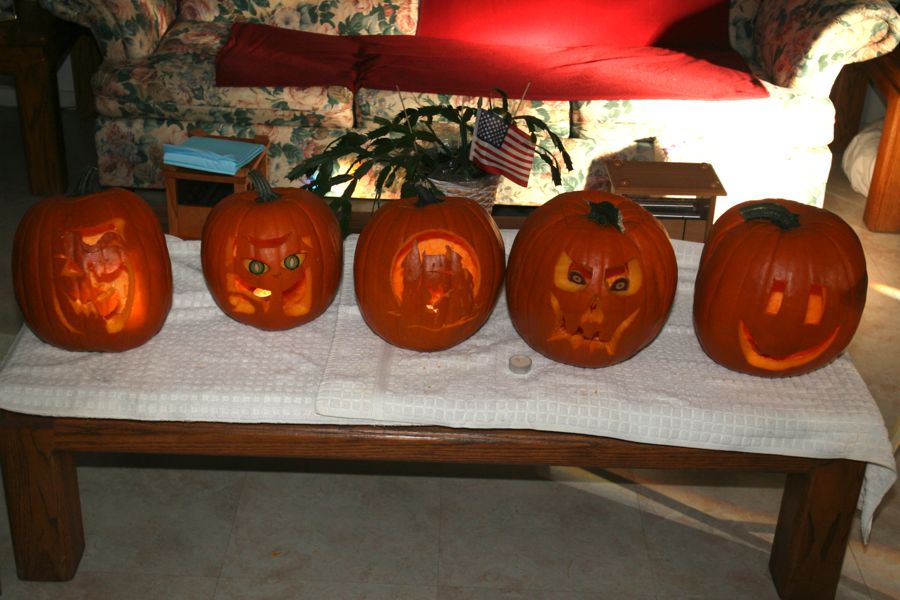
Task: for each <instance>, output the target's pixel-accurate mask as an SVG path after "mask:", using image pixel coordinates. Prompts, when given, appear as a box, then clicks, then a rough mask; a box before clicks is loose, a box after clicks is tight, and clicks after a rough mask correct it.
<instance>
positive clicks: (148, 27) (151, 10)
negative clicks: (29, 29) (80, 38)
mask: <svg viewBox="0 0 900 600" xmlns="http://www.w3.org/2000/svg"><path fill="white" fill-rule="evenodd" d="M40 3H41V6H43V7H44V8H45V9H47V10H48V11H50V12H51V13H53V14H54V15H56V16H57V17H59V18H61V19H65V20H66V21H72V22H74V23H78V24H80V25H83V26H85V27H87V28H88V29H90V30H91V33H93V34H94V39H96V40H97V44H98V45H99V46H100V51H101V52H102V53H103V57H104V59H106V60H110V61H122V60H128V59H135V58H141V57H143V56H147V55H149V54H151V53H152V52H153V51H154V50H155V49H156V46H157V45H158V44H159V40H160V39H161V38H162V36H163V35H165V33H166V31H168V30H169V27H170V26H171V25H172V23H173V22H174V21H175V16H176V14H177V12H178V3H177V0H40Z"/></svg>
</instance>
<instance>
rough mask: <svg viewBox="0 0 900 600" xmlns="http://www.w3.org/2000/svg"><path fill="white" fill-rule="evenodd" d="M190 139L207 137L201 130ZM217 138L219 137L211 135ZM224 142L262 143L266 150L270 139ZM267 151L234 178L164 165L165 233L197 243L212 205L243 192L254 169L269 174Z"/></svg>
mask: <svg viewBox="0 0 900 600" xmlns="http://www.w3.org/2000/svg"><path fill="white" fill-rule="evenodd" d="M188 135H189V136H206V135H209V134H207V133H206V132H204V131H199V130H197V131H191V132H189V134H188ZM210 137H220V136H210ZM225 139H230V140H237V141H241V142H253V143H255V144H262V145H263V146H266V148H268V146H269V138H267V137H266V136H262V135H258V136H256V137H254V138H238V137H229V138H225ZM268 164H269V163H268V158H267V151H266V150H263V151H262V153H261V154H260V155H259V156H257V157H256V158H254V159H253V160H251V161H250V162H249V163H247V164H246V165H244V166H243V167H242V168H240V169H238V172H237V173H235V174H234V175H222V174H220V173H210V172H208V171H198V170H195V169H188V168H185V167H176V166H174V165H163V178H164V179H165V185H166V212H167V213H168V231H169V233H170V234H172V235H174V236H177V237H180V238H182V239H185V240H199V239H200V234H201V233H203V223H205V222H206V217H207V215H209V211H211V210H212V207H213V205H214V204H215V203H216V202H218V201H219V200H221V199H222V198H224V197H225V196H227V195H230V194H233V193H236V192H244V191H247V189H248V188H249V186H250V182H249V180H248V178H247V175H248V174H249V173H250V171H251V170H254V169H255V170H257V171H259V172H260V173H262V174H263V175H264V176H266V175H268Z"/></svg>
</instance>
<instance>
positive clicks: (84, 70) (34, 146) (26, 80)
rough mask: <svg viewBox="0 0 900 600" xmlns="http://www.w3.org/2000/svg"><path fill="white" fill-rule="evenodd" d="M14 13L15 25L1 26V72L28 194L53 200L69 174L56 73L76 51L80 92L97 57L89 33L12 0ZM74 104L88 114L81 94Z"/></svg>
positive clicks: (29, 1) (25, 1)
mask: <svg viewBox="0 0 900 600" xmlns="http://www.w3.org/2000/svg"><path fill="white" fill-rule="evenodd" d="M15 8H16V19H15V20H12V21H4V22H0V72H3V73H11V74H12V75H13V77H14V78H15V85H16V97H17V104H18V105H19V121H20V123H21V124H22V136H23V138H24V143H25V156H26V161H27V165H28V185H29V189H30V191H31V193H32V194H36V195H50V194H57V193H61V192H63V191H64V190H65V189H66V186H67V185H68V173H67V170H66V153H65V149H64V144H63V132H62V123H61V119H60V112H59V90H58V86H57V83H56V71H57V70H58V69H59V67H60V65H61V64H62V62H63V60H64V59H65V57H66V54H67V53H68V52H69V51H70V50H72V49H73V46H74V47H75V48H77V50H75V52H73V61H72V66H73V70H74V71H75V79H76V87H77V90H76V91H79V92H82V91H83V90H86V89H88V88H87V86H86V85H84V84H83V81H84V80H86V79H88V78H89V77H90V75H91V73H92V72H93V70H95V69H96V66H97V65H98V64H99V62H100V54H99V51H98V50H97V48H96V44H95V43H94V40H93V38H92V37H90V34H89V33H88V32H87V30H85V29H84V28H82V27H81V26H79V25H76V24H74V23H69V22H67V21H63V20H61V19H57V18H56V17H54V16H53V15H51V14H50V13H49V12H47V11H45V10H44V9H42V8H41V7H40V6H39V5H38V3H37V0H16V2H15ZM76 58H77V59H78V60H77V61H76ZM77 100H78V105H79V106H78V109H79V113H80V114H82V115H84V114H85V113H87V112H89V109H88V108H86V107H85V106H83V104H84V103H88V104H90V103H91V102H92V100H91V99H90V98H89V97H88V98H85V97H84V94H83V93H79V96H78V97H77Z"/></svg>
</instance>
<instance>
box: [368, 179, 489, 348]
mask: <svg viewBox="0 0 900 600" xmlns="http://www.w3.org/2000/svg"><path fill="white" fill-rule="evenodd" d="M504 256H505V255H504V249H503V238H501V237H500V231H499V230H498V229H497V226H496V224H495V223H494V221H493V219H491V217H490V216H489V215H488V214H487V213H486V212H485V211H484V209H483V208H481V207H480V206H479V205H478V204H477V203H476V202H474V201H472V200H469V199H466V198H454V197H444V198H441V199H435V198H427V197H426V196H425V195H424V192H423V197H422V198H406V199H402V200H395V201H391V202H389V203H387V204H385V205H384V206H382V207H381V208H379V209H378V211H377V212H376V213H375V215H374V216H373V217H372V219H371V220H370V221H369V222H368V223H367V224H366V226H365V228H364V229H363V231H362V233H361V234H360V236H359V242H358V245H357V247H356V254H355V258H354V264H353V279H354V283H355V288H356V298H357V302H358V304H359V309H360V312H361V313H362V316H363V318H364V319H365V321H366V323H367V324H368V326H369V327H370V328H371V329H372V331H374V332H375V333H376V334H378V335H379V336H381V337H382V338H384V339H385V340H386V341H388V342H390V343H391V344H394V345H396V346H400V347H401V348H409V349H412V350H421V351H434V350H443V349H445V348H450V347H451V346H454V345H456V344H458V343H460V342H462V341H463V340H465V339H466V338H468V337H469V336H471V335H472V334H473V333H475V332H476V331H478V329H479V328H480V327H481V326H482V325H483V324H484V322H485V321H487V319H488V317H489V316H490V314H491V310H492V309H493V307H494V304H495V303H496V301H497V295H498V294H499V292H500V286H501V284H502V283H503V268H504V264H503V263H504Z"/></svg>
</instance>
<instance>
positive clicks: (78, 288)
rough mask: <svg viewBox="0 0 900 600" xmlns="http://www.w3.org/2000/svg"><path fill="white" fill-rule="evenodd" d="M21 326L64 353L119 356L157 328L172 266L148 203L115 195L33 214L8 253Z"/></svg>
mask: <svg viewBox="0 0 900 600" xmlns="http://www.w3.org/2000/svg"><path fill="white" fill-rule="evenodd" d="M12 275H13V287H14V289H15V294H16V301H17V302H18V304H19V308H21V310H22V315H23V317H24V319H25V322H26V323H27V324H28V326H29V327H30V328H31V330H32V331H34V333H35V334H36V335H37V336H38V337H39V338H41V339H42V340H44V341H45V342H47V343H49V344H53V345H54V346H59V347H60V348H64V349H66V350H76V351H97V352H121V351H124V350H129V349H131V348H135V347H137V346H140V345H141V344H143V343H145V342H146V341H147V340H149V339H150V338H152V337H153V336H154V335H156V334H157V332H159V330H160V328H162V326H163V323H164V322H165V320H166V316H167V315H168V314H169V308H170V307H171V306H172V266H171V263H170V262H169V251H168V249H167V248H166V241H165V237H164V236H163V233H162V228H161V227H160V224H159V221H158V220H157V218H156V216H155V215H154V214H153V211H152V210H151V209H150V207H149V206H148V205H147V203H146V202H144V200H143V199H142V198H140V197H139V196H137V195H136V194H133V193H132V192H129V191H128V190H124V189H120V188H114V189H109V190H106V191H103V192H99V193H96V194H86V195H83V196H76V197H65V196H56V197H51V198H46V199H44V200H41V201H40V202H38V203H37V204H35V205H34V206H32V207H31V208H30V209H29V210H28V212H27V213H26V214H25V216H24V217H23V218H22V221H21V222H20V223H19V226H18V228H17V229H16V234H15V239H14V240H13V251H12Z"/></svg>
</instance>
